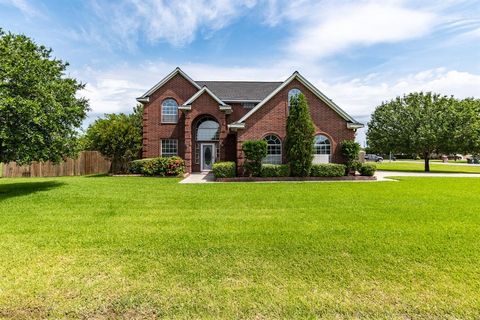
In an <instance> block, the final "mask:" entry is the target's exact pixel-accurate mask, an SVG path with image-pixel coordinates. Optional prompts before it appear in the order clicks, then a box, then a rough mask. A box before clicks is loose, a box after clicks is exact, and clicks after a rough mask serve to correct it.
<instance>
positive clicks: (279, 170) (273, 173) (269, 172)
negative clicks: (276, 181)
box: [260, 164, 290, 178]
mask: <svg viewBox="0 0 480 320" xmlns="http://www.w3.org/2000/svg"><path fill="white" fill-rule="evenodd" d="M288 176H290V168H289V167H288V165H286V164H264V165H262V171H261V172H260V177H264V178H268V177H288Z"/></svg>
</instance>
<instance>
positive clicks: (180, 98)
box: [137, 68, 363, 172]
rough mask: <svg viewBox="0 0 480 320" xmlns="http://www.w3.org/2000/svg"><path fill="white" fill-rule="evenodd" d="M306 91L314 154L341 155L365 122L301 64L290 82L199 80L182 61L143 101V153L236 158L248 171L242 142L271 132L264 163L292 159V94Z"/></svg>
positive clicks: (202, 164)
mask: <svg viewBox="0 0 480 320" xmlns="http://www.w3.org/2000/svg"><path fill="white" fill-rule="evenodd" d="M300 92H301V93H303V94H304V95H305V97H306V99H307V101H308V105H309V107H310V113H311V115H312V119H313V122H314V124H315V134H316V136H315V157H314V162H317V163H323V162H341V161H342V160H343V159H342V155H341V151H340V148H339V143H340V142H341V141H343V140H353V139H354V138H355V131H356V129H358V128H362V127H363V125H362V124H361V123H358V122H357V121H355V119H353V118H352V117H351V116H349V115H348V114H347V113H346V112H345V111H343V110H342V109H341V108H340V107H338V106H337V105H336V104H335V103H334V102H333V101H332V100H330V99H329V98H327V97H326V96H325V95H324V94H323V93H321V92H320V91H319V90H318V89H317V88H315V87H314V86H313V85H312V84H311V83H310V82H308V81H307V80H306V79H305V78H304V77H303V76H302V75H300V74H299V73H298V72H294V73H293V74H292V75H291V76H290V77H289V78H288V79H287V80H285V81H284V82H256V81H252V82H250V81H194V80H192V79H191V78H190V77H189V76H188V75H187V74H185V73H184V72H183V71H182V70H181V69H180V68H176V69H175V70H174V71H173V72H171V73H170V74H169V75H168V76H166V77H165V78H164V79H163V80H161V81H160V82H159V83H157V84H156V85H155V86H154V87H153V88H151V89H150V90H149V91H147V92H146V93H145V94H144V95H142V96H141V97H139V98H137V101H139V102H140V103H142V104H143V105H144V106H145V109H144V118H143V157H144V158H150V157H158V156H173V155H178V156H180V157H182V158H183V159H185V163H186V170H187V172H199V171H206V170H210V169H211V168H212V164H213V163H214V162H218V161H235V162H236V163H237V168H238V169H239V170H240V172H241V171H242V167H243V163H244V156H243V152H242V143H243V142H244V141H246V140H253V139H265V140H266V141H267V143H268V156H267V157H266V158H265V160H264V162H265V163H274V164H279V163H285V161H286V159H285V150H284V141H285V135H286V121H287V116H288V109H289V98H290V97H291V96H292V95H295V94H298V93H300Z"/></svg>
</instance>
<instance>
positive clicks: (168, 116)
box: [162, 99, 178, 123]
mask: <svg viewBox="0 0 480 320" xmlns="http://www.w3.org/2000/svg"><path fill="white" fill-rule="evenodd" d="M177 122H178V104H177V101H175V100H173V99H165V100H164V101H163V102H162V123H177Z"/></svg>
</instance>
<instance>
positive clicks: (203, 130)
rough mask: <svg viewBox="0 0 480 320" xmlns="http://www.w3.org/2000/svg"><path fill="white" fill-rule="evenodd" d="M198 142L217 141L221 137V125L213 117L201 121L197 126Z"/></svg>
mask: <svg viewBox="0 0 480 320" xmlns="http://www.w3.org/2000/svg"><path fill="white" fill-rule="evenodd" d="M196 137H197V141H217V140H219V137H220V125H219V124H218V122H217V121H216V120H214V119H213V118H211V117H205V118H203V119H201V120H200V121H199V122H198V124H197V136H196Z"/></svg>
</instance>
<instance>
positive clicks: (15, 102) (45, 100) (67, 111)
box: [0, 29, 88, 164]
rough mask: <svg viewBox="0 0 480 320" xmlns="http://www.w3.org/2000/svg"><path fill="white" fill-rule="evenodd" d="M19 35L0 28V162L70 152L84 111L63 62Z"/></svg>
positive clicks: (78, 85) (59, 156) (85, 107)
mask: <svg viewBox="0 0 480 320" xmlns="http://www.w3.org/2000/svg"><path fill="white" fill-rule="evenodd" d="M51 54H52V50H51V49H48V48H46V47H44V46H42V45H37V44H36V43H35V42H34V41H33V40H31V39H30V38H28V37H26V36H24V35H15V34H12V33H6V32H4V31H3V30H1V29H0V162H8V161H17V162H18V163H21V164H27V163H30V162H31V161H46V160H52V161H60V160H61V159H62V158H64V157H66V156H73V155H74V154H75V152H76V151H77V149H76V137H77V135H78V129H79V127H80V126H81V124H82V121H83V120H84V119H85V117H86V113H87V111H88V101H87V100H86V99H84V98H78V97H77V93H78V91H79V90H81V89H83V88H84V85H83V84H82V83H80V82H78V81H77V80H75V79H74V78H71V77H67V76H65V71H66V68H67V66H68V63H67V62H63V61H62V60H58V59H56V58H52V57H51Z"/></svg>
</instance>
